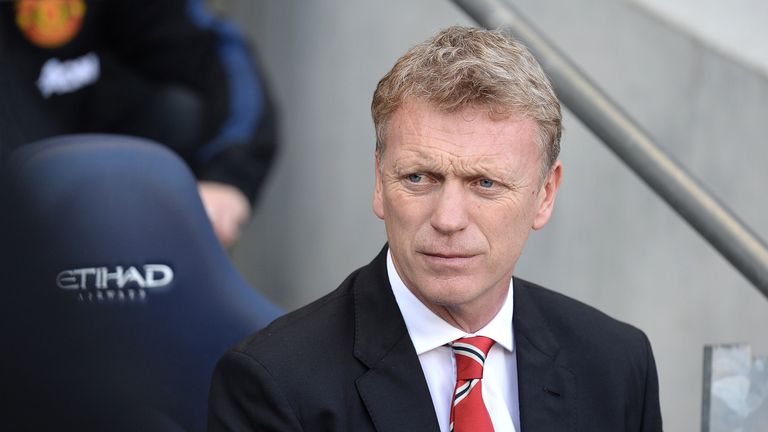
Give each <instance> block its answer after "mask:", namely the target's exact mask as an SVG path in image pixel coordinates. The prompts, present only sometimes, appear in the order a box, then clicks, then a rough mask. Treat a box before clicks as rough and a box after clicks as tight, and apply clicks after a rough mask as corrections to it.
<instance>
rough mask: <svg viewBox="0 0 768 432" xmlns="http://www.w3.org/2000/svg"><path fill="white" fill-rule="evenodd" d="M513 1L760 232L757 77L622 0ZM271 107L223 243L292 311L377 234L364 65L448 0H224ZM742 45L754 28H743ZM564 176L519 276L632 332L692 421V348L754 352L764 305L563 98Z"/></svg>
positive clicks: (326, 286)
mask: <svg viewBox="0 0 768 432" xmlns="http://www.w3.org/2000/svg"><path fill="white" fill-rule="evenodd" d="M515 4H516V5H517V6H518V8H519V9H520V10H521V11H522V13H523V14H524V15H526V16H528V17H529V18H530V19H531V20H532V21H533V22H534V23H535V25H536V26H537V27H539V28H540V29H542V30H543V31H544V32H546V33H547V35H548V37H549V38H550V39H551V40H553V41H554V42H555V43H556V44H558V45H559V46H560V48H561V49H562V50H563V51H564V52H566V53H567V54H568V55H569V56H570V57H571V58H572V59H573V60H574V61H575V62H576V63H577V64H578V65H579V66H580V67H582V68H583V69H584V70H585V71H586V72H587V73H588V74H589V75H590V76H591V77H592V79H593V80H594V81H596V82H598V83H599V84H600V85H601V86H602V87H603V88H604V89H605V90H606V91H607V92H608V93H609V94H610V95H611V96H612V97H613V98H614V99H615V100H617V101H619V102H620V103H621V104H622V106H623V107H624V108H625V110H627V111H628V112H629V113H630V114H631V115H632V116H633V117H635V118H636V119H637V120H638V121H639V122H640V124H642V125H643V126H644V127H645V128H646V129H647V130H648V131H650V133H651V134H652V135H653V136H654V137H656V138H657V140H658V141H659V142H660V143H661V144H662V146H663V147H665V148H666V149H667V150H668V151H669V152H670V153H671V154H672V155H674V157H676V158H677V159H678V160H680V161H681V162H682V163H683V164H684V165H685V166H687V167H688V169H689V170H690V171H692V172H693V173H694V174H695V175H696V176H698V177H699V178H700V179H701V180H702V181H703V183H704V184H705V185H706V186H707V187H708V188H709V189H711V190H712V191H714V192H715V193H716V194H717V195H718V196H719V197H720V198H721V199H722V201H724V202H725V203H726V204H727V205H728V206H730V207H731V208H732V209H733V210H734V211H735V212H736V213H737V214H738V215H740V217H741V218H742V219H743V220H744V221H745V222H746V223H747V224H748V225H750V226H751V227H752V228H753V229H754V230H755V231H756V232H757V233H758V234H759V235H760V236H761V237H763V238H768V203H767V202H766V199H765V185H766V183H767V182H768V173H767V172H766V170H765V163H766V161H768V145H766V144H767V143H766V138H765V137H766V132H768V121H766V120H768V80H767V79H766V76H765V75H764V74H763V73H761V72H758V71H756V70H752V69H749V68H747V67H745V66H741V65H739V64H734V63H732V61H731V60H729V59H728V58H726V57H724V56H723V55H722V54H721V53H719V52H718V51H715V50H713V49H710V48H709V47H708V46H706V45H705V44H703V43H700V42H698V41H697V40H695V39H694V38H692V37H691V36H687V35H686V34H684V33H683V32H681V31H680V30H678V29H676V28H674V27H673V26H671V25H670V24H668V23H667V22H666V21H662V20H659V19H657V18H655V17H654V16H653V15H651V14H649V13H648V12H647V11H646V10H644V9H642V8H640V7H638V6H637V5H636V4H634V3H632V2H629V1H624V0H571V1H555V0H519V1H515ZM229 9H230V12H232V16H233V17H234V19H235V20H236V21H237V22H238V23H239V24H240V25H241V27H242V28H243V29H244V31H245V32H246V33H247V34H248V35H249V36H251V37H252V39H253V42H254V45H255V46H256V47H257V48H258V49H259V51H260V55H261V59H262V61H263V63H264V67H265V69H266V72H267V75H268V77H269V79H270V81H271V84H272V87H273V90H274V93H275V95H276V98H277V100H278V103H279V105H280V108H281V113H282V127H281V131H282V138H283V141H282V144H283V146H282V149H281V153H280V155H279V160H278V161H277V163H276V166H275V169H274V171H273V173H272V176H271V178H270V179H269V182H268V184H267V186H266V189H265V191H264V195H263V196H262V200H261V202H260V204H259V207H258V209H257V213H256V215H255V217H254V219H253V221H252V223H251V224H250V226H249V227H248V229H247V231H246V233H245V236H244V238H243V240H242V241H241V242H240V244H239V245H237V247H236V248H235V249H234V251H233V258H234V260H235V263H236V265H237V266H238V268H239V269H240V270H241V271H242V272H243V274H244V275H245V276H246V277H247V278H248V280H249V281H251V282H252V283H253V285H254V286H256V287H258V289H259V290H261V291H262V292H264V293H265V294H267V295H268V296H269V297H270V298H272V299H274V300H275V301H276V302H277V303H279V304H280V305H282V306H284V307H285V308H287V309H294V308H296V307H298V306H300V305H303V304H305V303H307V302H309V301H311V300H313V299H316V298H318V297H320V296H321V295H323V294H325V293H327V292H329V291H330V290H332V289H333V288H335V287H336V286H337V285H338V283H339V282H340V281H341V280H342V279H343V278H344V277H345V276H346V275H347V274H348V273H349V272H350V271H352V270H353V269H355V268H357V267H358V266H360V265H363V264H365V263H367V262H368V261H369V260H370V259H371V258H372V257H373V255H374V254H375V253H376V252H378V250H379V249H380V248H381V246H382V245H383V243H384V240H385V236H384V229H383V224H382V223H381V222H380V221H379V220H378V219H377V218H376V217H375V216H374V215H373V213H372V212H371V209H370V208H371V191H372V186H373V147H374V132H373V126H372V122H371V120H370V115H369V105H370V99H371V95H372V93H373V90H374V87H375V85H376V82H377V81H378V79H379V78H380V77H381V76H382V75H383V74H384V73H385V72H386V71H387V70H388V69H389V68H390V67H391V65H392V64H393V63H394V61H395V60H396V59H397V57H399V56H400V55H401V54H403V53H404V52H405V50H406V49H407V48H408V47H410V46H411V45H413V44H414V43H416V42H419V41H421V40H423V39H425V38H427V37H428V36H430V35H431V34H433V33H434V32H436V31H437V30H438V29H440V28H442V27H445V26H448V25H452V24H471V21H470V20H469V19H468V18H467V17H465V16H464V15H463V13H462V12H461V11H459V10H458V9H457V8H456V7H455V6H453V4H452V3H451V2H449V1H441V0H422V1H418V2H417V1H405V0H389V1H372V0H360V1H350V0H347V1H343V0H326V1H323V2H319V1H316V2H311V1H300V0H283V1H276V0H272V1H270V0H267V1H259V2H255V1H250V0H240V1H232V2H231V3H230V4H229ZM756 43H758V42H756ZM565 127H566V132H565V136H564V141H563V153H562V160H563V163H564V166H565V177H564V182H563V186H562V188H561V191H560V195H559V197H558V202H557V205H556V209H555V215H554V217H553V219H552V220H551V221H550V223H549V225H548V226H547V227H546V228H545V229H544V230H543V231H540V232H537V233H535V234H533V235H532V237H531V239H530V241H529V244H528V247H527V250H526V252H525V254H524V257H523V258H522V260H521V262H520V263H519V265H518V267H517V271H516V273H517V275H519V276H522V277H525V278H528V279H531V280H533V281H536V282H539V283H541V284H544V285H546V286H549V287H550V288H552V289H555V290H557V291H560V292H562V293H564V294H567V295H569V296H572V297H575V298H577V299H580V300H583V301H585V302H587V303H589V304H591V305H594V306H596V307H598V308H600V309H601V310H603V311H604V312H606V313H608V314H609V315H612V316H614V317H616V318H618V319H620V320H623V321H626V322H629V323H631V324H633V325H636V326H638V327H640V328H641V329H643V330H644V331H645V332H646V333H647V334H648V336H649V337H650V339H651V342H652V344H653V347H654V350H655V354H656V361H657V364H658V368H659V375H660V384H661V403H662V410H663V415H664V421H665V430H667V431H673V432H674V431H695V430H698V429H699V421H700V420H699V419H700V409H701V408H700V405H701V386H702V379H701V374H702V350H703V346H704V344H707V343H717V342H749V343H751V344H752V345H753V351H754V352H755V353H757V354H761V353H762V354H766V353H768V336H767V335H766V329H768V301H767V300H766V299H765V298H764V297H763V296H761V295H760V294H759V293H758V292H757V291H756V290H755V289H754V288H752V287H751V286H750V285H749V283H748V282H747V281H746V280H745V279H744V278H743V277H741V276H740V275H739V274H738V273H736V271H735V270H733V269H732V268H731V267H730V265H729V264H728V263H727V262H726V261H725V260H724V259H723V258H721V257H720V256H719V255H718V254H717V253H716V252H715V251H714V250H713V249H712V247H710V246H709V245H708V244H706V243H705V242H704V241H703V240H702V239H700V238H699V236H698V235H697V234H696V233H695V232H694V231H693V230H692V229H691V228H689V227H688V226H687V225H686V224H685V223H684V222H683V221H682V220H681V219H680V218H679V217H677V215H676V214H675V213H674V212H673V211H672V210H670V208H669V207H668V206H667V205H666V204H665V203H663V202H662V201H661V200H659V199H658V198H657V197H656V196H655V195H654V194H653V193H652V192H651V191H650V190H649V189H648V188H647V187H646V186H645V184H643V183H642V182H641V181H640V180H639V179H638V178H637V177H636V176H635V175H634V174H632V173H631V172H630V171H628V170H627V169H626V168H625V166H624V165H623V164H622V163H621V162H620V161H619V160H618V159H617V158H615V157H614V156H613V154H611V153H610V152H609V150H607V149H606V148H605V147H604V146H603V145H602V144H601V143H600V142H599V141H597V140H596V139H595V138H594V137H593V136H592V135H591V134H590V132H589V131H587V130H586V129H585V128H584V127H583V126H582V125H581V124H580V123H579V121H578V120H577V119H576V118H575V117H574V116H573V115H571V114H570V113H569V112H566V113H565Z"/></svg>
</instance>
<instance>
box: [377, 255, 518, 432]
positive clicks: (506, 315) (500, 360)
mask: <svg viewBox="0 0 768 432" xmlns="http://www.w3.org/2000/svg"><path fill="white" fill-rule="evenodd" d="M387 273H388V275H389V282H390V284H391V285H392V291H393V293H394V294H395V300H396V301H397V305H398V306H399V307H400V312H401V313H402V315H403V318H404V319H405V326H406V327H407V328H408V334H409V335H410V336H411V340H412V341H413V346H414V347H415V348H416V354H418V356H419V362H421V368H422V369H423V371H424V377H425V378H426V379H427V385H428V386H429V393H430V395H431V396H432V404H433V405H434V406H435V413H436V414H437V421H438V422H439V424H440V431H441V432H448V424H449V422H450V415H451V401H452V400H453V391H454V388H455V386H456V359H455V358H454V357H453V350H452V349H451V348H450V347H449V346H446V344H448V343H450V342H453V341H454V340H456V339H459V338H462V337H467V336H485V337H489V338H491V339H493V340H494V341H495V342H496V343H495V344H494V345H493V346H492V347H491V351H490V352H489V353H488V356H487V357H486V360H485V367H484V371H483V381H482V383H483V401H484V402H485V406H486V407H487V408H488V413H489V414H490V416H491V421H492V422H493V428H494V430H495V432H507V431H516V432H520V411H519V403H518V393H517V360H516V357H515V340H514V332H513V330H512V312H513V307H512V306H513V297H514V296H513V295H512V281H510V283H509V293H508V294H507V299H506V300H505V301H504V305H503V306H502V307H501V310H499V313H497V314H496V316H495V317H494V318H493V319H492V320H491V322H489V323H488V324H487V325H486V326H485V327H483V328H482V329H480V330H478V331H477V333H475V334H468V333H465V332H464V331H463V330H460V329H458V328H456V327H454V326H452V325H450V324H448V323H447V322H446V321H444V320H443V319H442V318H440V317H438V316H437V315H435V314H434V313H433V312H432V311H430V310H429V309H428V308H427V307H426V306H425V305H424V304H423V303H421V301H420V300H419V299H417V298H416V296H414V295H413V293H412V292H411V291H410V290H409V289H408V288H407V287H406V286H405V284H404V283H403V280H402V279H401V278H400V275H399V274H398V273H397V270H396V269H395V266H394V264H393V263H392V256H391V255H390V253H389V252H387Z"/></svg>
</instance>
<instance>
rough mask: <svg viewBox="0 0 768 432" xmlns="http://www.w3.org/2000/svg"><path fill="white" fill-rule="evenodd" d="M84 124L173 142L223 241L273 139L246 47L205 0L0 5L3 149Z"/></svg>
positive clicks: (244, 216) (238, 218) (252, 195)
mask: <svg viewBox="0 0 768 432" xmlns="http://www.w3.org/2000/svg"><path fill="white" fill-rule="evenodd" d="M83 132H93V133H114V134H125V135H135V136H141V137H145V138H149V139H152V140H155V141H157V142H159V143H161V144H164V145H166V146H168V147H169V148H171V149H173V150H174V151H175V152H176V153H177V154H178V155H179V156H180V157H182V158H183V159H184V160H185V161H186V162H187V164H188V165H189V167H190V168H191V169H192V171H193V172H194V173H195V175H196V177H197V179H198V189H199V192H200V196H201V198H202V201H203V204H204V206H205V209H206V212H207V213H208V216H209V218H210V220H211V222H212V225H213V228H214V231H215V232H216V235H217V237H218V238H219V240H220V242H221V243H222V245H224V246H225V247H229V246H231V245H232V244H234V242H235V241H236V240H237V238H238V236H239V233H240V229H241V227H242V225H243V224H244V223H245V222H247V221H248V219H249V217H250V213H251V208H252V207H253V204H254V202H255V200H256V198H257V195H258V191H259V189H260V186H261V185H262V183H263V181H264V178H265V175H266V174H267V172H268V169H269V167H270V164H271V162H272V159H273V155H274V153H275V148H276V144H277V143H276V125H275V112H274V107H273V106H272V103H271V100H270V96H269V94H268V90H267V88H266V86H265V83H264V80H263V78H262V76H261V75H260V72H259V70H258V67H257V64H256V61H255V59H254V57H253V54H252V52H251V51H250V49H249V48H248V47H247V45H246V43H245V42H244V40H243V39H242V37H241V36H240V34H239V33H238V31H237V30H236V29H235V28H234V27H233V26H232V25H231V24H230V23H227V22H225V21H223V20H221V19H219V18H216V17H214V16H213V15H212V14H211V13H210V11H209V10H208V9H207V8H206V6H205V5H204V4H203V3H202V1H201V0H12V1H2V2H0V156H4V155H6V154H7V153H8V152H10V151H12V150H13V149H14V148H17V147H19V146H21V145H24V144H26V143H30V142H33V141H36V140H39V139H42V138H46V137H51V136H56V135H63V134H69V133H83Z"/></svg>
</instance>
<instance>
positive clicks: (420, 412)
mask: <svg viewBox="0 0 768 432" xmlns="http://www.w3.org/2000/svg"><path fill="white" fill-rule="evenodd" d="M386 251H387V248H386V247H385V248H384V249H383V250H382V251H381V253H379V256H377V257H376V259H374V261H373V262H372V263H371V264H370V265H369V266H367V267H366V268H365V269H364V271H362V272H361V273H360V275H359V277H358V280H357V281H356V282H355V284H354V288H353V290H354V299H355V352H354V354H355V357H356V358H357V359H358V360H360V361H361V362H363V364H365V365H366V366H367V367H368V368H369V370H368V372H367V373H365V374H364V375H362V376H361V377H360V378H358V380H357V390H358V392H359V393H360V398H361V399H362V400H363V403H364V404H365V406H366V408H367V409H368V413H369V414H370V416H371V419H372V421H373V424H374V427H375V428H376V430H377V431H379V432H399V431H404V430H418V431H435V432H437V431H439V426H438V423H437V418H436V416H435V409H434V406H433V405H432V398H431V396H430V394H429V388H428V387H427V382H426V380H425V378H424V373H423V372H422V370H421V364H420V363H419V358H418V356H417V355H416V350H415V349H414V348H413V343H412V342H411V339H410V337H409V336H408V331H407V329H406V327H405V322H404V321H403V317H402V315H401V314H400V309H399V308H398V306H397V302H396V301H395V297H394V295H393V294H392V289H391V288H390V286H389V278H388V277H387V270H386V255H387V253H386Z"/></svg>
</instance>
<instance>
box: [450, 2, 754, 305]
mask: <svg viewBox="0 0 768 432" xmlns="http://www.w3.org/2000/svg"><path fill="white" fill-rule="evenodd" d="M453 2H454V3H456V4H457V5H458V6H459V7H460V8H461V9H462V10H464V11H465V12H466V13H467V14H468V15H469V16H470V17H472V18H473V19H475V20H476V21H477V22H478V23H479V24H480V25H481V26H483V27H485V28H489V29H500V30H502V31H505V32H507V33H508V34H510V35H511V36H513V37H514V38H516V39H518V40H520V41H521V42H523V43H524V44H525V45H526V46H527V47H528V48H529V49H530V50H531V52H532V53H533V54H534V56H536V58H537V59H538V61H539V62H540V63H541V65H542V67H543V68H544V70H545V72H546V73H547V75H548V76H549V78H550V79H551V80H552V84H553V85H554V86H555V90H556V92H557V95H558V98H559V99H560V100H561V101H562V102H563V103H564V104H565V105H566V106H567V107H568V108H569V109H570V110H571V112H573V113H574V114H575V115H576V116H577V117H578V118H579V119H580V120H581V121H582V122H583V123H584V125H585V126H587V127H588V128H589V129H590V130H592V132H593V133H594V134H595V135H597V136H598V137H599V138H600V139H601V140H602V141H603V142H604V143H605V144H606V145H607V146H608V147H609V148H610V149H611V150H612V151H613V152H615V153H616V155H618V156H619V158H620V159H622V160H623V161H624V162H625V163H626V164H627V165H628V166H629V168H631V169H632V170H633V171H634V172H635V173H636V174H637V175H638V176H640V178H641V179H642V180H643V181H645V182H646V183H647V184H648V185H649V186H650V187H651V189H653V190H654V191H655V192H656V193H657V194H658V195H659V196H661V198H663V199H664V200H665V201H666V202H667V203H668V204H669V205H670V206H671V207H672V208H673V209H674V210H675V211H676V212H677V213H678V214H680V215H681V216H682V217H683V219H685V220H686V221H687V222H688V223H689V224H690V225H691V226H692V227H693V228H694V229H695V230H696V231H698V232H699V233H700V234H701V235H702V236H703V237H704V238H705V239H706V240H707V241H708V242H709V243H710V244H712V246H714V247H715V249H717V250H718V251H719V252H720V253H721V254H722V255H723V256H724V257H725V258H726V259H727V260H728V261H730V262H731V264H733V266H734V267H736V268H737V269H738V270H739V271H740V272H741V273H742V274H743V275H744V276H745V277H746V278H747V279H748V280H749V281H751V282H752V284H754V285H755V287H756V288H757V289H758V290H759V291H760V292H761V293H762V294H763V295H764V296H766V298H768V248H767V247H766V245H765V243H763V242H762V241H761V240H760V239H759V238H758V237H757V236H756V235H755V234H754V233H753V232H752V231H751V230H750V229H749V228H748V227H747V226H746V225H745V224H744V223H742V222H741V221H740V220H739V219H738V218H737V217H736V216H735V215H733V214H732V213H731V212H730V211H729V210H728V209H727V208H725V206H723V205H722V204H721V203H720V202H719V201H718V200H717V198H715V197H714V196H713V195H712V194H711V193H709V192H708V191H707V190H705V189H704V187H703V186H702V185H701V184H700V182H698V181H697V180H696V179H695V178H694V177H693V176H692V175H691V174H690V173H688V172H687V171H686V170H685V169H684V168H683V167H682V166H681V165H680V164H679V163H677V162H676V161H675V160H674V159H673V158H672V157H670V156H669V155H668V154H667V153H666V152H664V151H663V150H662V149H661V148H660V147H659V146H657V145H656V144H655V143H654V141H653V139H651V137H650V135H649V134H647V133H646V132H645V131H643V130H642V128H641V127H640V126H639V125H638V124H637V123H636V122H635V121H634V120H633V119H631V118H630V117H629V116H628V115H627V114H626V113H624V112H623V111H622V110H621V108H619V106H618V105H617V104H616V103H614V102H613V101H611V99H610V98H609V97H608V96H607V95H606V94H605V93H604V92H603V91H602V90H600V89H599V88H598V87H597V86H596V85H595V84H594V83H592V82H591V81H590V80H589V79H588V78H587V77H586V75H585V74H584V73H583V72H581V71H580V70H579V69H578V68H577V67H576V66H575V65H574V64H573V63H571V62H570V61H569V60H568V59H567V58H566V57H565V56H564V55H563V54H561V53H560V52H558V50H557V49H556V48H555V47H554V46H553V45H552V44H551V43H549V42H548V41H547V40H546V39H545V38H544V37H543V36H542V35H541V34H540V33H539V32H538V31H537V30H536V29H534V28H533V27H532V26H531V25H530V24H529V23H528V22H527V21H526V20H525V19H523V18H522V17H521V16H520V14H519V13H518V12H517V11H515V9H514V8H513V7H512V5H510V4H509V3H508V2H506V1H504V0H453Z"/></svg>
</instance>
